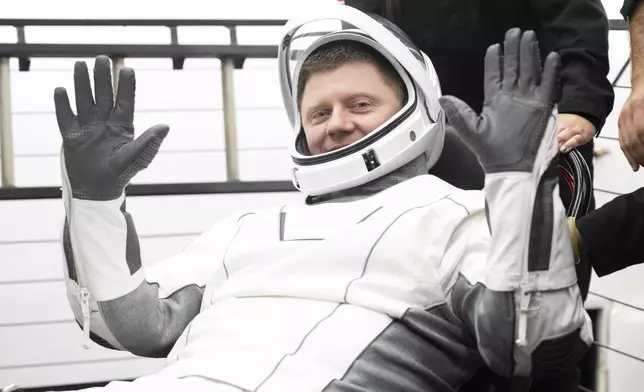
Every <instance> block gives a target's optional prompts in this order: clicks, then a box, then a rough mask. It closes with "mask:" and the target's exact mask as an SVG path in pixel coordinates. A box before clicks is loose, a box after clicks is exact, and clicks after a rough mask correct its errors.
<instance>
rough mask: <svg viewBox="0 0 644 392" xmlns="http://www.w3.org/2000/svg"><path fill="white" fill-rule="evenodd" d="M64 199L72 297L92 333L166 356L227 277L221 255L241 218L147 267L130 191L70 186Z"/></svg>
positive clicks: (109, 343) (114, 344) (102, 340)
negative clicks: (94, 195) (104, 194)
mask: <svg viewBox="0 0 644 392" xmlns="http://www.w3.org/2000/svg"><path fill="white" fill-rule="evenodd" d="M63 198H64V202H65V210H66V219H65V223H64V229H63V238H62V241H63V250H64V261H65V272H66V273H65V275H66V276H65V281H66V288H67V297H68V300H69V303H70V305H71V308H72V310H73V313H74V316H75V318H76V320H77V321H78V323H79V325H80V326H81V327H82V328H83V330H84V333H85V336H86V339H91V340H93V341H94V342H96V343H98V344H100V345H102V346H104V347H107V348H112V349H118V350H127V351H129V352H131V353H133V354H136V355H139V356H146V357H164V356H166V355H167V353H168V352H169V351H170V350H171V348H172V346H173V344H174V343H175V342H176V340H177V339H178V338H179V336H180V335H181V333H182V332H183V331H184V329H185V328H186V326H187V325H188V324H189V323H190V322H191V321H192V319H193V318H194V317H195V316H196V315H197V314H198V313H199V311H200V307H201V302H202V301H201V300H202V297H203V292H204V287H205V285H206V283H207V282H212V281H213V279H215V281H216V279H217V276H218V275H217V274H219V276H220V277H223V278H222V279H224V280H225V267H224V265H223V260H222V256H221V255H223V254H224V253H225V247H226V246H227V245H228V243H229V241H230V240H231V238H232V237H233V236H234V235H235V233H236V229H237V227H238V225H239V217H237V216H236V217H230V218H229V219H227V220H225V221H223V222H221V223H219V224H217V225H216V226H214V227H213V228H211V229H210V230H207V231H206V232H205V233H204V234H202V235H201V236H200V237H199V238H197V239H196V240H195V241H194V242H192V243H191V244H190V245H188V246H187V247H186V248H185V249H184V251H183V252H182V253H180V254H179V255H177V256H175V257H172V258H169V259H166V260H162V261H159V262H157V263H155V264H153V265H152V266H151V267H146V266H144V265H143V263H142V262H141V253H140V247H139V239H138V236H137V233H136V229H135V226H134V221H133V218H132V216H131V215H130V214H129V213H128V212H127V211H126V208H125V195H121V197H119V198H118V199H115V200H108V201H93V200H80V199H76V198H73V197H71V193H70V192H69V189H67V188H66V187H63ZM87 343H88V340H86V344H87Z"/></svg>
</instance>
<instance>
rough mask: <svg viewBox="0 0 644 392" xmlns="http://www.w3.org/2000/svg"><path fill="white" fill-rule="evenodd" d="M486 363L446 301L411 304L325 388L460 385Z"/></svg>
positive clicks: (410, 391)
mask: <svg viewBox="0 0 644 392" xmlns="http://www.w3.org/2000/svg"><path fill="white" fill-rule="evenodd" d="M482 366H483V361H482V359H481V356H480V355H479V353H478V351H477V347H476V341H475V339H474V338H473V337H472V336H471V335H470V334H469V333H468V331H467V328H466V326H465V324H463V323H462V322H461V321H460V320H458V319H457V318H456V317H455V316H454V314H453V313H452V312H450V310H449V308H448V307H447V305H446V304H441V305H438V306H435V307H432V308H430V309H427V310H424V309H409V310H407V311H406V312H405V314H404V315H403V316H402V317H401V318H400V319H399V320H393V321H392V322H391V323H390V324H389V325H388V326H387V327H386V328H385V329H383V331H382V332H381V333H380V334H379V335H378V336H377V337H376V338H375V339H374V340H373V341H371V343H370V344H369V345H367V346H366V347H365V349H364V350H363V351H362V352H361V353H360V354H359V355H358V356H357V357H356V358H355V360H354V361H353V363H352V364H351V365H350V366H349V367H348V369H347V370H346V372H345V373H344V374H343V375H342V377H340V378H339V379H334V380H331V381H330V382H329V384H327V385H326V387H325V388H324V389H323V392H354V391H358V390H359V391H406V392H428V391H434V392H438V391H455V390H457V389H458V388H459V387H460V386H461V385H462V384H463V383H465V382H466V381H467V380H469V379H470V378H471V377H472V376H473V375H474V373H475V372H476V371H477V370H478V369H479V368H481V367H482Z"/></svg>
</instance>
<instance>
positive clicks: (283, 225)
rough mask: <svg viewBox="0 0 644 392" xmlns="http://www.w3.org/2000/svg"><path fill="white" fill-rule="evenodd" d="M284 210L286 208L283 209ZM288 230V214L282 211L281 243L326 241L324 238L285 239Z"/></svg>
mask: <svg viewBox="0 0 644 392" xmlns="http://www.w3.org/2000/svg"><path fill="white" fill-rule="evenodd" d="M282 208H284V207H282ZM285 230H286V212H285V211H280V242H290V241H324V238H290V239H288V240H285V239H284V231H285Z"/></svg>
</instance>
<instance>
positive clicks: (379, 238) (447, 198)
mask: <svg viewBox="0 0 644 392" xmlns="http://www.w3.org/2000/svg"><path fill="white" fill-rule="evenodd" d="M448 196H449V195H446V196H444V197H442V198H440V199H438V200H435V201H433V202H431V203H429V204H425V205H422V206H416V207H412V208H410V209H408V210H406V211H403V212H402V213H401V214H400V215H398V216H397V217H396V219H394V220H392V221H391V222H389V225H387V227H385V229H384V230H383V231H382V233H380V235H379V236H378V238H376V240H375V241H374V242H373V245H371V249H369V253H368V254H367V257H366V259H365V261H364V266H363V267H362V273H361V274H360V276H358V277H356V278H354V279H352V280H351V281H350V282H349V284H347V288H346V289H345V291H344V302H349V301H348V296H349V289H350V288H351V285H352V284H353V283H355V282H356V281H358V280H360V279H362V278H363V277H364V274H365V273H366V272H367V266H368V265H369V260H370V259H371V254H372V253H373V250H374V249H375V248H376V245H378V243H379V242H380V240H381V239H382V237H384V236H385V234H386V233H387V231H388V230H389V228H391V226H393V225H394V223H396V222H397V221H398V219H400V218H402V217H403V216H404V215H405V214H407V213H408V212H411V211H414V210H418V209H421V208H426V207H429V206H431V205H433V204H436V203H438V202H439V201H441V200H449V201H451V202H453V203H455V204H458V203H456V202H455V201H454V200H452V199H450V198H449V197H448ZM458 205H460V204H458ZM461 207H462V206H461ZM465 211H466V212H467V208H466V209H465Z"/></svg>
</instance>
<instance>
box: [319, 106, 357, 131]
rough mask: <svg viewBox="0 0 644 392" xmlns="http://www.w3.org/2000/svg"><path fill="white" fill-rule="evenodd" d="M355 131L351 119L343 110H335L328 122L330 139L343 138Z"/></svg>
mask: <svg viewBox="0 0 644 392" xmlns="http://www.w3.org/2000/svg"><path fill="white" fill-rule="evenodd" d="M354 130H355V124H354V123H353V121H351V117H350V116H349V115H347V113H345V111H343V110H334V111H333V113H332V114H331V118H330V119H329V121H328V122H327V129H326V133H327V135H328V136H329V137H341V136H342V135H344V134H347V133H351V132H353V131H354Z"/></svg>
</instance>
